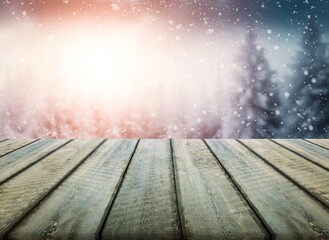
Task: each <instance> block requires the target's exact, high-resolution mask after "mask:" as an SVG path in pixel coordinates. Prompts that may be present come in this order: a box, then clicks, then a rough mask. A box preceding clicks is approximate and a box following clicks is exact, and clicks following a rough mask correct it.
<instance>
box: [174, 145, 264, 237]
mask: <svg viewBox="0 0 329 240" xmlns="http://www.w3.org/2000/svg"><path fill="white" fill-rule="evenodd" d="M173 152H174V161H175V166H176V167H175V169H176V171H177V189H178V193H179V194H178V200H179V206H180V212H181V215H182V216H183V217H182V227H183V231H184V237H185V238H188V239H238V238H241V236H243V237H244V238H253V239H264V237H265V236H266V235H267V231H266V230H265V228H264V227H263V225H262V224H261V222H260V221H259V219H258V218H257V216H256V215H255V213H254V212H253V211H252V210H251V208H250V206H249V205H248V203H247V202H246V200H245V199H244V198H243V197H242V195H241V194H240V192H239V190H238V189H237V188H236V186H234V184H233V183H232V182H231V181H230V179H229V177H228V176H227V174H225V171H224V170H223V169H222V168H221V167H220V165H219V163H218V162H217V160H216V159H215V157H214V156H213V155H212V153H211V152H210V151H209V149H208V147H207V146H206V145H205V144H204V142H203V141H202V140H173Z"/></svg>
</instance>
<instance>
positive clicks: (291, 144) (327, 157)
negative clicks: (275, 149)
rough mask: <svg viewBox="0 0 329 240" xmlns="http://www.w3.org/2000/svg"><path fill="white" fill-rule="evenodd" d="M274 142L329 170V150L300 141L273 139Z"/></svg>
mask: <svg viewBox="0 0 329 240" xmlns="http://www.w3.org/2000/svg"><path fill="white" fill-rule="evenodd" d="M273 141H274V142H276V143H278V144H280V145H281V146H283V147H285V148H288V149H289V150H291V151H293V152H295V153H296V154H298V155H301V156H302V157H304V158H306V159H308V160H309V161H311V162H314V163H315V164H317V165H319V166H321V167H323V168H324V169H326V170H329V150H326V149H324V148H322V147H319V146H316V145H314V144H312V143H309V142H306V141H303V140H300V139H289V140H285V139H273Z"/></svg>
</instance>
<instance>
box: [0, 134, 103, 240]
mask: <svg viewBox="0 0 329 240" xmlns="http://www.w3.org/2000/svg"><path fill="white" fill-rule="evenodd" d="M101 143H102V140H89V141H82V140H74V141H72V142H70V143H68V144H67V145H65V146H64V147H62V148H60V149H59V150H58V151H56V152H54V153H53V154H51V155H49V156H47V157H46V158H45V159H43V160H42V161H40V162H38V163H37V164H35V165H34V166H33V167H32V168H28V169H27V170H26V171H24V172H22V173H21V174H19V175H17V176H15V177H14V178H12V179H10V180H9V181H7V182H5V183H4V184H2V185H0V213H1V218H0V238H1V236H3V235H4V234H5V233H6V232H7V231H8V230H10V229H11V228H12V227H13V226H14V225H15V224H16V222H17V221H19V220H20V219H21V218H22V217H24V216H25V215H26V214H27V213H28V212H30V211H31V210H32V209H33V208H34V207H35V206H36V205H37V204H39V203H40V202H41V201H42V200H43V199H44V198H45V197H46V196H47V194H49V192H50V191H51V190H53V189H54V188H55V187H56V186H57V184H58V183H60V182H61V181H62V180H63V179H65V177H67V176H68V175H69V174H70V173H71V171H73V170H74V169H76V167H78V166H79V164H81V162H83V161H84V160H85V158H86V157H88V156H89V154H91V153H92V152H93V151H94V150H95V148H97V147H98V146H99V145H100V144H101Z"/></svg>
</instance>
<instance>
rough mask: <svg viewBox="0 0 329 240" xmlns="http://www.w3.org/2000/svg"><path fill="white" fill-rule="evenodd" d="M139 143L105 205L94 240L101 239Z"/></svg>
mask: <svg viewBox="0 0 329 240" xmlns="http://www.w3.org/2000/svg"><path fill="white" fill-rule="evenodd" d="M139 142H140V139H138V141H137V143H136V145H135V148H134V150H133V151H132V153H131V154H130V157H129V160H128V163H127V165H126V167H125V169H124V171H123V173H122V174H121V176H120V178H119V180H118V182H117V184H116V186H115V188H114V192H113V194H112V196H111V198H110V200H109V203H108V205H107V207H106V208H105V211H104V214H103V216H102V218H101V221H100V224H99V225H98V227H97V230H96V233H95V239H96V240H99V239H102V233H103V231H104V228H105V223H106V221H107V219H108V217H109V215H110V212H111V209H112V207H113V205H114V203H115V200H116V197H117V196H118V193H119V192H120V189H121V187H122V183H123V180H124V178H125V177H126V174H127V171H128V168H129V166H130V163H131V161H132V159H133V157H134V155H135V153H136V150H137V148H138V145H139Z"/></svg>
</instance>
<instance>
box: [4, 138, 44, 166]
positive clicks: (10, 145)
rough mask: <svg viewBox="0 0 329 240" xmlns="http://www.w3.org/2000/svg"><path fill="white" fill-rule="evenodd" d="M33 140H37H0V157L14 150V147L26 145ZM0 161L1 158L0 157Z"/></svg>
mask: <svg viewBox="0 0 329 240" xmlns="http://www.w3.org/2000/svg"><path fill="white" fill-rule="evenodd" d="M35 141H38V140H37V139H19V140H17V139H9V140H6V141H1V142H0V157H2V156H5V155H7V154H8V153H11V152H13V151H15V150H16V149H20V148H22V147H24V146H26V145H29V144H31V143H33V142H35ZM0 161H1V158H0Z"/></svg>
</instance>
